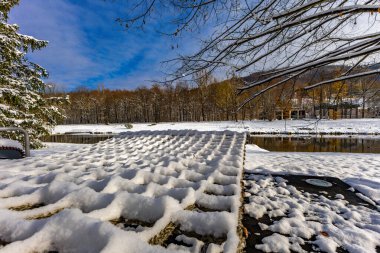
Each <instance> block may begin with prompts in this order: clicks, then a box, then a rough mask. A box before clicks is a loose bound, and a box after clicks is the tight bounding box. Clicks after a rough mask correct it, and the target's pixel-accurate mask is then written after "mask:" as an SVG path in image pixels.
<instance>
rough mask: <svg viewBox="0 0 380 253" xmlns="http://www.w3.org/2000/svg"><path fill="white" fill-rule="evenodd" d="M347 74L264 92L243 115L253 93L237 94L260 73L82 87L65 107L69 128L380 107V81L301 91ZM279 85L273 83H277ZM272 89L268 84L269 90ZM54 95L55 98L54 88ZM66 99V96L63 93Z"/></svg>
mask: <svg viewBox="0 0 380 253" xmlns="http://www.w3.org/2000/svg"><path fill="white" fill-rule="evenodd" d="M341 71H344V70H342V69H339V68H334V69H332V68H330V67H329V68H326V69H323V70H317V71H315V72H309V73H307V74H305V75H303V76H301V78H299V79H297V80H296V81H288V82H286V83H285V84H284V85H283V86H280V87H277V88H275V89H271V90H270V91H268V92H265V93H263V94H262V95H260V96H259V97H258V98H256V99H255V100H253V101H251V102H250V103H248V104H246V105H245V106H244V107H243V108H241V109H240V110H237V109H238V108H239V105H240V104H241V103H242V102H243V101H244V100H245V99H247V98H249V97H250V95H251V94H252V93H256V92H257V91H259V88H257V90H255V89H253V90H252V91H251V92H252V93H249V92H247V93H245V94H241V95H237V93H236V90H237V87H239V86H241V85H242V83H243V82H246V81H252V80H256V79H257V78H259V76H260V75H261V74H260V73H256V74H253V75H250V76H248V77H245V78H236V77H233V78H231V79H228V80H225V81H222V82H217V81H216V79H215V78H214V77H212V76H210V75H204V76H200V77H198V78H196V80H197V82H196V83H187V82H178V83H176V84H164V85H158V84H155V85H152V86H151V87H140V88H137V89H135V90H109V89H106V88H104V87H102V86H100V87H99V88H98V89H97V90H89V89H88V88H85V87H79V88H77V89H76V90H75V91H73V92H70V93H68V95H69V97H70V103H69V104H67V105H65V107H64V110H65V113H66V118H65V119H64V121H63V122H61V123H64V124H100V123H102V124H104V123H126V122H132V123H133V122H182V121H224V120H242V119H244V120H252V119H268V120H272V119H274V118H275V117H276V111H278V110H283V111H289V110H292V108H294V107H298V108H299V107H303V108H304V109H307V110H308V112H309V116H310V117H323V116H324V115H321V113H322V110H318V109H319V108H321V107H323V106H326V105H329V106H332V108H335V109H338V108H343V109H345V110H346V109H347V108H348V109H350V108H351V109H352V108H355V106H356V108H358V107H359V105H358V104H357V103H358V101H361V104H360V106H363V107H364V106H374V107H376V106H377V107H379V106H380V92H379V91H380V81H379V79H378V78H369V77H367V78H360V79H355V80H350V81H345V82H335V83H334V84H333V85H329V86H326V87H318V88H316V89H313V90H309V91H305V90H304V89H302V88H303V87H305V86H307V85H308V84H309V83H310V82H311V81H310V80H311V79H313V81H318V79H320V78H322V77H324V78H326V76H331V77H333V76H337V75H340V72H341ZM275 81H276V80H274V82H275ZM270 85H271V84H270V83H269V84H268V86H270ZM51 87H52V90H51V91H50V94H49V95H52V96H56V95H57V92H55V91H54V85H52V86H51ZM59 95H62V94H59Z"/></svg>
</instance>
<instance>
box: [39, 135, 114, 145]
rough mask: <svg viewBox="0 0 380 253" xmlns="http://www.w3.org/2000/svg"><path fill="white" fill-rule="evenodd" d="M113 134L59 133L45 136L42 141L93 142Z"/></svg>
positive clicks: (110, 136) (105, 138)
mask: <svg viewBox="0 0 380 253" xmlns="http://www.w3.org/2000/svg"><path fill="white" fill-rule="evenodd" d="M114 136H115V135H99V134H96V135H94V134H87V135H76V134H75V135H74V134H71V135H70V134H60V135H50V136H45V137H44V138H43V139H42V141H45V142H60V143H78V144H94V143H98V142H99V141H104V140H107V139H109V138H112V137H114Z"/></svg>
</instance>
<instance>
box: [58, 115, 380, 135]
mask: <svg viewBox="0 0 380 253" xmlns="http://www.w3.org/2000/svg"><path fill="white" fill-rule="evenodd" d="M188 129H190V130H198V131H225V130H231V131H237V132H251V133H257V134H345V135H358V134H360V135H379V134H380V119H379V118H378V119H341V120H286V121H285V120H276V121H261V120H253V121H239V122H234V121H222V122H179V123H157V124H151V123H136V124H133V128H132V129H127V128H126V127H125V126H124V124H110V125H94V124H93V125H91V124H90V125H58V126H56V127H55V128H54V130H53V134H65V133H77V134H81V133H82V134H83V133H91V134H94V133H99V134H100V133H115V134H118V133H122V132H135V131H142V130H143V131H145V130H151V131H157V130H188Z"/></svg>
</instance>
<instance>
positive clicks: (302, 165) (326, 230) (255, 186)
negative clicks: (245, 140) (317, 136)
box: [244, 145, 380, 253]
mask: <svg viewBox="0 0 380 253" xmlns="http://www.w3.org/2000/svg"><path fill="white" fill-rule="evenodd" d="M379 168H380V155H373V154H344V153H288V152H286V153H285V152H266V151H265V150H262V149H260V148H259V147H257V146H255V145H247V147H246V161H245V171H246V172H247V173H260V174H261V175H257V174H256V175H254V174H251V175H249V176H247V177H246V178H245V180H244V184H245V187H246V192H245V196H246V197H247V198H248V199H249V201H248V202H249V203H246V204H245V205H244V209H245V212H246V213H248V214H249V215H250V216H251V217H253V218H255V219H260V218H262V217H263V216H265V215H266V216H267V217H268V216H269V217H270V219H276V221H275V222H273V223H272V224H270V225H268V224H263V223H259V225H260V227H261V229H262V230H268V231H271V232H272V233H273V234H271V235H270V236H267V237H266V238H264V239H263V240H262V243H261V244H258V245H256V249H260V250H263V251H266V252H290V250H292V251H293V252H304V251H302V249H301V245H303V244H304V243H305V241H311V242H312V244H313V245H317V246H318V248H319V249H321V250H323V251H324V252H336V250H337V248H344V249H345V250H347V251H348V252H355V253H356V252H373V253H375V252H378V250H379V247H380V213H379V210H380V205H379V204H380V170H379ZM272 174H280V175H288V174H300V175H319V176H329V177H338V178H340V179H342V180H343V181H345V182H346V183H348V184H349V185H351V186H353V187H354V188H352V191H354V189H356V190H359V191H360V192H362V193H364V194H365V195H363V194H361V193H356V194H357V196H358V197H360V198H361V199H363V200H364V201H366V202H367V203H371V204H372V205H374V206H376V204H377V211H376V210H372V209H370V208H367V207H364V206H355V205H350V204H349V202H347V201H346V200H345V199H344V196H343V195H341V194H336V195H335V196H332V197H331V198H327V197H326V196H325V195H324V194H322V192H321V194H310V193H308V192H303V191H299V190H298V189H296V188H295V187H293V186H292V185H288V184H287V181H286V180H284V179H283V178H282V177H281V176H272ZM368 197H370V198H371V199H370V198H368ZM375 201H376V202H377V203H375ZM376 247H377V248H376Z"/></svg>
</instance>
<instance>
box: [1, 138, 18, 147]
mask: <svg viewBox="0 0 380 253" xmlns="http://www.w3.org/2000/svg"><path fill="white" fill-rule="evenodd" d="M1 147H7V148H14V149H21V150H22V149H23V147H22V145H21V143H20V142H18V141H14V140H10V139H4V138H0V148H1Z"/></svg>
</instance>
